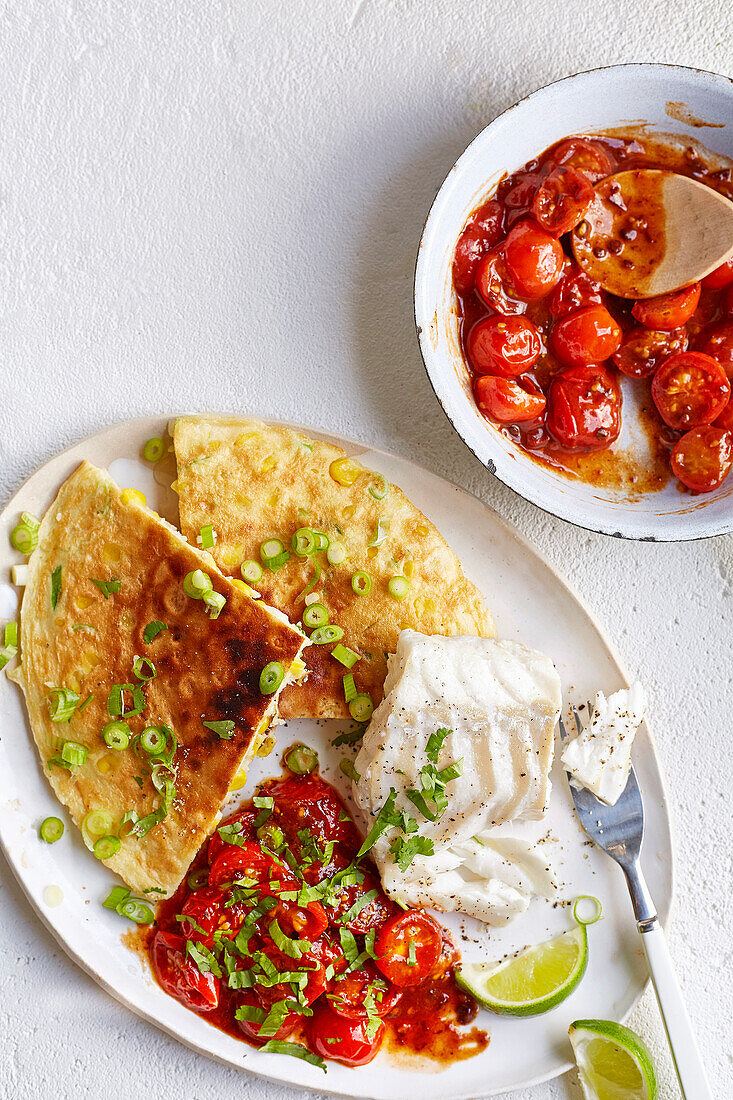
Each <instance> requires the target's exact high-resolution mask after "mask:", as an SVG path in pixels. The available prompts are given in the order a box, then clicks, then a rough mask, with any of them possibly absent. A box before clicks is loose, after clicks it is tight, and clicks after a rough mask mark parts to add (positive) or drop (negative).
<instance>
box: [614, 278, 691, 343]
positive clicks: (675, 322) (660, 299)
mask: <svg viewBox="0 0 733 1100" xmlns="http://www.w3.org/2000/svg"><path fill="white" fill-rule="evenodd" d="M699 301H700V284H699V283H693V284H692V286H686V287H684V288H683V289H682V290H673V291H672V292H671V293H670V294H660V295H658V296H657V297H656V298H640V299H639V301H638V302H634V305H633V308H632V310H631V315H632V317H634V318H635V320H637V321H638V322H639V324H641V325H646V327H647V328H655V329H662V330H663V331H664V332H670V331H671V330H672V329H673V328H681V327H682V325H686V324H687V322H688V321H689V320H690V317H692V315H693V313H694V312H695V310H696V309H697V303H698V302H699Z"/></svg>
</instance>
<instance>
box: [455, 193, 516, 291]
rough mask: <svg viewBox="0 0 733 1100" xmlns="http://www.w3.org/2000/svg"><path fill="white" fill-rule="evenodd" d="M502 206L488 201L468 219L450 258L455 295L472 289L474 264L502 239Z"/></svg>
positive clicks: (492, 200) (494, 201) (490, 200)
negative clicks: (451, 260) (456, 292)
mask: <svg viewBox="0 0 733 1100" xmlns="http://www.w3.org/2000/svg"><path fill="white" fill-rule="evenodd" d="M503 224H504V207H503V205H502V204H501V203H500V202H497V201H496V199H489V201H488V202H487V203H484V205H483V206H482V207H480V208H479V209H478V210H477V211H476V213H475V214H473V215H472V216H471V218H470V219H469V221H468V223H467V224H466V227H465V229H464V230H463V232H462V233H461V235H460V237H459V238H458V244H457V245H456V251H455V254H454V256H453V281H454V282H455V285H456V290H457V291H458V293H459V294H468V292H469V291H470V290H472V289H473V285H474V278H475V275H476V265H477V264H478V262H479V260H480V259H481V257H482V256H484V255H485V254H486V253H487V252H488V251H489V249H491V248H493V247H494V246H495V245H497V244H498V243H499V241H500V240H501V239H502V237H503V235H504V233H503Z"/></svg>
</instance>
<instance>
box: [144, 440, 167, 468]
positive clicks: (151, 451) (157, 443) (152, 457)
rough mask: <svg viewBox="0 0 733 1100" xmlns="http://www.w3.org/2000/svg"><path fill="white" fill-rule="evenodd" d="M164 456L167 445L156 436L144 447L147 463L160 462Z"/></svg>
mask: <svg viewBox="0 0 733 1100" xmlns="http://www.w3.org/2000/svg"><path fill="white" fill-rule="evenodd" d="M164 454H165V443H164V442H163V440H162V439H161V438H160V437H159V436H157V435H154V436H153V438H152V439H149V440H148V441H147V443H146V444H145V446H144V447H143V458H144V459H145V461H146V462H160V460H161V458H162V457H163V455H164Z"/></svg>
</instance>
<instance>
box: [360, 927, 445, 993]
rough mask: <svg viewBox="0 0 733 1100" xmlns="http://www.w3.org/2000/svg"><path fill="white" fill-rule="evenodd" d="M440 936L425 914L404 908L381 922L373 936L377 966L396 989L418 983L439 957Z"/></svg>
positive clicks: (441, 941) (426, 975)
mask: <svg viewBox="0 0 733 1100" xmlns="http://www.w3.org/2000/svg"><path fill="white" fill-rule="evenodd" d="M442 944H443V937H442V933H441V929H440V925H439V924H438V923H437V921H435V920H433V918H432V917H431V916H430V914H429V913H426V912H424V911H423V910H420V909H408V910H407V912H405V913H399V914H398V915H397V916H396V917H393V919H392V920H391V921H389V922H388V923H387V924H385V926H384V928H383V929H382V930H381V932H380V933H379V935H378V936H377V939H376V943H375V945H374V946H375V950H376V953H377V955H378V958H377V966H378V967H379V969H380V970H381V971H382V973H383V974H384V976H385V978H388V979H389V981H391V982H392V983H393V984H394V985H396V986H399V988H400V989H406V988H407V987H408V986H412V985H420V983H421V982H424V981H425V979H426V978H427V977H428V976H429V975H430V973H431V971H432V970H433V968H434V967H435V965H436V964H437V962H438V960H439V959H440V955H441V951H442Z"/></svg>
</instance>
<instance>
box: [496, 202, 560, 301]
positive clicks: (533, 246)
mask: <svg viewBox="0 0 733 1100" xmlns="http://www.w3.org/2000/svg"><path fill="white" fill-rule="evenodd" d="M504 249H505V255H506V266H507V268H508V270H509V275H510V277H511V280H512V283H513V284H514V286H515V287H516V289H517V292H518V294H519V296H520V297H521V298H526V299H530V300H533V299H535V298H544V297H545V295H546V294H549V293H550V291H551V290H553V289H554V288H555V287H556V286H557V284H558V282H559V281H560V279H561V278H562V273H563V268H564V266H565V253H564V252H563V250H562V245H561V244H560V242H559V241H558V240H556V238H555V237H552V236H550V234H549V233H547V232H546V231H545V230H544V229H542V228H541V227H540V226H539V225H538V224H537V222H536V221H534V220H532V219H530V218H525V219H523V220H522V221H520V222H517V224H516V225H515V226H513V227H512V229H511V230H510V231H509V235H508V237H507V239H506V243H505V245H504Z"/></svg>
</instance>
